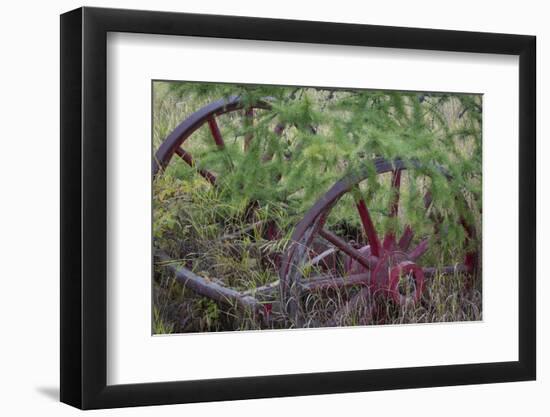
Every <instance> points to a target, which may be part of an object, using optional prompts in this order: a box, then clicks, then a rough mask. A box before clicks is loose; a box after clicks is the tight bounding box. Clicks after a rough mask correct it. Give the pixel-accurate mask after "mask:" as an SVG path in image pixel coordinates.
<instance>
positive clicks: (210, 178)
mask: <svg viewBox="0 0 550 417" xmlns="http://www.w3.org/2000/svg"><path fill="white" fill-rule="evenodd" d="M176 154H177V155H178V156H179V157H180V158H181V159H183V160H184V161H185V162H186V163H187V165H189V166H190V167H192V168H195V169H196V168H197V166H196V163H195V160H194V159H193V157H192V156H191V154H190V153H189V152H186V151H184V150H183V149H181V148H177V149H176ZM197 172H198V173H199V174H200V175H201V176H202V177H203V178H204V179H206V180H207V181H208V182H209V183H210V184H212V185H215V184H216V176H215V175H214V174H212V173H211V172H209V171H207V170H206V169H197Z"/></svg>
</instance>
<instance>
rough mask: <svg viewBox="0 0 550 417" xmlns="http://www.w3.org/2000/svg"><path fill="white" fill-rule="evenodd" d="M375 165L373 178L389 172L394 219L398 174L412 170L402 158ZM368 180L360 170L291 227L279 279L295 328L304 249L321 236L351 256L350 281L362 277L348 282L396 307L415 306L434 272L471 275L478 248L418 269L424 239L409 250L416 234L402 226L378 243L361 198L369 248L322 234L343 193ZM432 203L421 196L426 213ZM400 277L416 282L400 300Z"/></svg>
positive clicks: (470, 232)
mask: <svg viewBox="0 0 550 417" xmlns="http://www.w3.org/2000/svg"><path fill="white" fill-rule="evenodd" d="M410 165H411V167H410V168H415V169H417V168H421V167H422V165H421V164H420V163H417V162H411V163H410ZM374 166H375V169H376V175H381V174H386V173H390V172H391V173H392V179H391V187H392V190H397V192H396V193H394V195H392V196H391V197H390V201H389V207H388V213H389V216H390V217H392V216H393V217H395V216H397V213H398V206H399V196H400V182H401V172H402V171H404V170H406V169H410V168H409V167H407V166H406V164H405V163H404V162H403V161H401V160H395V161H393V162H389V161H387V160H385V159H383V158H377V159H375V160H374ZM439 169H440V171H441V172H442V173H443V174H444V175H445V176H446V177H447V179H449V180H450V179H451V177H450V175H448V174H447V173H446V172H445V171H444V170H443V169H442V168H439ZM367 177H368V173H367V170H364V172H361V173H359V174H357V175H352V176H348V177H345V178H343V179H342V180H340V181H338V182H337V183H336V184H334V186H333V187H332V188H331V189H330V190H329V191H328V192H327V193H326V194H324V195H323V196H322V197H321V198H320V199H319V200H318V201H317V202H316V203H315V204H314V205H313V206H312V208H311V209H310V210H309V211H308V212H307V213H306V214H305V215H304V217H303V219H302V221H301V222H300V223H298V225H297V226H296V227H295V229H294V233H293V234H292V237H291V241H290V242H291V243H290V245H289V246H288V248H287V250H286V252H285V253H284V255H283V258H282V263H281V267H280V270H279V277H280V289H281V296H282V301H283V304H284V306H285V308H286V312H287V316H288V318H289V319H290V320H291V321H294V322H295V324H296V325H297V326H300V324H301V316H302V308H303V306H302V305H301V304H302V303H301V299H302V296H303V295H304V288H305V287H307V288H308V289H309V286H304V282H302V281H303V280H302V274H301V269H302V266H303V265H304V262H305V259H306V258H307V256H308V248H310V247H311V246H312V243H313V242H314V241H315V239H316V238H319V237H320V238H322V239H323V240H325V241H327V242H328V243H330V244H331V245H332V246H333V247H335V248H336V249H337V250H338V251H340V252H341V253H344V254H345V255H347V256H348V257H349V258H351V260H352V261H351V265H349V267H347V268H346V269H347V271H346V272H347V273H349V274H350V275H351V276H353V277H359V276H360V275H361V274H363V275H364V277H363V278H362V279H361V280H359V279H353V280H351V281H352V282H353V284H354V285H357V284H358V285H362V286H364V287H365V289H366V290H368V291H370V293H371V294H384V295H385V296H386V297H387V298H390V299H392V300H393V301H394V302H395V303H396V304H399V305H407V304H409V303H411V302H413V303H414V302H418V301H419V300H420V299H421V296H422V292H423V289H424V287H425V285H424V284H425V278H426V277H431V276H433V275H434V274H436V273H437V272H440V273H450V272H454V271H458V272H461V273H467V274H469V275H471V276H473V275H474V274H475V268H476V264H477V251H476V250H469V251H467V252H466V255H465V259H464V261H463V262H462V263H460V264H456V265H449V266H444V267H440V268H436V267H430V266H426V267H420V266H419V265H418V264H417V260H418V259H419V258H421V257H422V255H424V254H425V253H426V251H427V250H428V248H429V241H428V239H423V240H421V241H420V242H419V243H418V244H416V245H415V246H414V247H412V248H411V244H412V241H413V237H414V231H413V230H412V228H411V227H410V226H409V225H406V226H405V228H404V231H403V234H402V235H401V237H400V238H399V239H397V238H396V236H395V235H394V233H393V232H391V231H390V232H388V233H386V234H385V236H384V237H383V239H380V237H379V236H378V233H377V231H376V228H375V226H374V224H373V222H372V219H371V216H370V213H369V210H368V208H367V204H366V203H365V201H364V199H363V198H361V199H360V200H359V201H358V202H357V205H356V206H357V211H358V215H359V218H360V221H361V224H362V226H363V231H364V235H365V236H366V240H367V242H368V245H366V246H364V247H362V248H360V249H357V248H355V247H353V245H351V244H350V243H349V242H346V241H345V240H343V239H341V238H339V237H338V236H337V235H335V234H334V233H332V232H330V231H329V230H326V229H325V228H324V225H325V222H326V220H327V217H328V216H329V214H330V212H331V210H332V209H333V207H334V206H335V205H336V204H337V203H338V202H339V200H340V199H341V198H342V197H343V196H344V195H345V194H346V193H349V192H350V191H351V190H352V189H353V188H354V187H356V186H357V185H358V184H359V183H361V182H363V181H365V180H366V179H367ZM462 197H463V196H462ZM431 203H432V199H431V195H429V193H427V194H426V195H425V197H424V205H425V208H426V209H427V208H428V207H429V206H430V204H431ZM466 207H467V206H466ZM460 224H461V225H462V227H463V228H464V230H465V244H470V243H471V242H473V241H475V239H476V236H475V229H474V227H473V226H471V225H468V224H467V223H466V221H465V220H464V218H461V219H460ZM434 226H435V227H437V225H436V222H434ZM403 273H407V274H412V276H413V278H414V281H415V290H414V292H413V293H412V294H411V295H409V296H403V295H402V294H401V293H400V292H399V290H398V284H399V277H400V276H401V275H402V274H403ZM333 281H334V282H338V283H341V282H342V281H345V279H344V277H335V278H334V279H333ZM335 287H337V285H335Z"/></svg>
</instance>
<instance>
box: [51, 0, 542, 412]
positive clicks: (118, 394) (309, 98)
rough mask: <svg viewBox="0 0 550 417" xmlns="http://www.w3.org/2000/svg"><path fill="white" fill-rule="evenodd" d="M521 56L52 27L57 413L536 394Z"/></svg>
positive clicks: (108, 19)
mask: <svg viewBox="0 0 550 417" xmlns="http://www.w3.org/2000/svg"><path fill="white" fill-rule="evenodd" d="M535 103H536V96H535V38H534V37H531V36H524V35H508V34H491V33H474V32H458V31H445V30H431V29H413V28H397V27H383V26H370V25H355V24H341V23H326V22H311V21H291V20H275V19H263V18H262V19H260V18H250V17H233V16H213V15H195V14H184V13H168V12H150V11H135V10H116V9H98V8H81V9H77V10H74V11H71V12H68V13H66V14H63V15H62V16H61V117H62V120H61V164H62V165H61V220H62V222H61V267H62V268H61V400H62V401H63V402H65V403H68V404H71V405H73V406H76V407H79V408H83V409H90V408H109V407H123V406H137V405H154V404H171V403H185V402H199V401H216V400H232V399H246V398H262V397H276V396H295V395H312V394H324V393H341V392H352V391H368V390H386V389H399V388H417V387H433V386H445V385H461V384H479V383H493V382H505V381H522V380H532V379H535V375H536V352H535V345H536V343H535V338H536V332H535V328H536V317H535V287H536V285H535V281H536V276H535V247H536V237H535V235H536V234H535V231H536V223H535V219H536V211H535V210H536V209H535V206H536V204H535V201H536V193H535V172H536V165H535Z"/></svg>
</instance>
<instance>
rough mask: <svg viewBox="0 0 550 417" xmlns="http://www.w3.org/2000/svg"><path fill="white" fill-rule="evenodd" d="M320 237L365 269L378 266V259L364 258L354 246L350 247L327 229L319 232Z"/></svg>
mask: <svg viewBox="0 0 550 417" xmlns="http://www.w3.org/2000/svg"><path fill="white" fill-rule="evenodd" d="M319 235H320V236H321V237H323V238H324V239H326V240H328V241H329V242H330V243H332V244H333V245H334V246H336V247H337V248H338V249H340V250H341V251H342V252H344V253H345V254H346V255H348V256H349V257H351V258H353V259H355V260H356V261H357V262H359V263H360V264H361V265H363V266H364V267H365V268H368V269H373V268H374V266H375V265H376V260H377V259H376V258H374V257H366V256H363V255H362V254H361V252H359V251H358V250H357V249H355V248H353V247H352V246H350V245H348V244H347V242H345V241H344V240H342V239H340V238H339V237H338V236H336V235H335V234H334V233H331V232H329V231H328V230H325V229H321V230H319Z"/></svg>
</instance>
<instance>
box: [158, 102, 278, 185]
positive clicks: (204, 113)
mask: <svg viewBox="0 0 550 417" xmlns="http://www.w3.org/2000/svg"><path fill="white" fill-rule="evenodd" d="M256 109H262V110H270V109H271V104H270V103H269V98H265V99H262V100H258V101H256V102H254V103H244V102H243V100H242V99H241V97H238V96H232V97H230V98H228V99H220V100H218V101H215V102H213V103H211V104H209V105H207V106H205V107H203V108H201V109H200V110H198V111H196V112H195V113H193V114H192V115H190V116H189V117H187V118H186V119H185V120H184V121H183V122H181V123H180V124H179V125H178V126H177V127H176V128H175V129H174V130H173V131H172V133H170V134H169V135H168V137H167V138H166V139H165V140H164V142H163V143H162V145H161V146H160V147H159V148H158V150H157V152H156V154H155V157H154V158H153V166H152V172H153V176H156V175H157V173H158V172H159V170H164V169H166V167H167V166H168V164H169V163H170V161H171V160H172V157H173V156H174V155H178V156H179V157H180V158H181V159H182V160H183V161H184V162H185V163H186V164H188V165H189V166H191V167H193V168H197V161H196V160H195V159H194V158H193V156H192V155H191V153H190V152H189V151H188V150H185V149H184V148H183V147H182V146H183V145H184V143H185V142H186V141H187V140H188V139H189V138H190V137H191V136H192V135H193V133H194V132H196V131H197V130H198V129H199V128H201V127H202V126H205V125H208V129H209V131H210V134H211V137H212V140H213V141H214V143H215V145H216V147H217V148H218V149H220V150H223V149H224V148H225V140H224V138H223V136H222V133H221V131H220V128H219V126H218V119H219V118H220V116H223V115H226V114H228V113H235V112H240V111H242V112H243V124H244V125H251V124H252V123H253V118H254V112H255V110H256ZM282 131H283V127H282V126H281V125H277V126H276V127H275V133H276V134H278V135H280V134H281V133H282ZM251 140H252V135H251V134H246V135H245V138H244V144H243V151H246V150H247V148H248V146H249V144H250V141H251ZM197 172H198V173H199V174H200V175H201V176H202V177H203V178H204V179H206V180H207V181H208V182H209V183H211V184H212V185H215V184H216V175H215V174H214V173H213V172H211V171H209V170H207V169H205V168H200V169H197Z"/></svg>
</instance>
